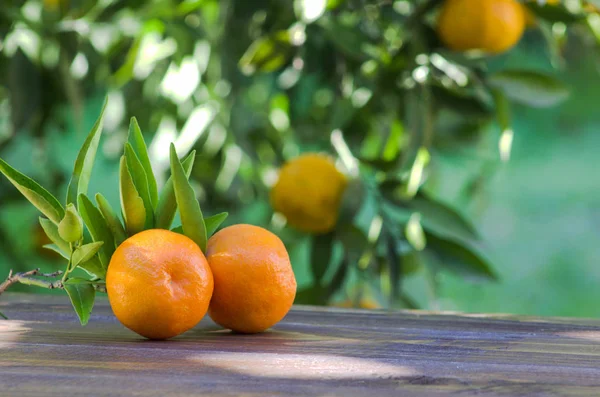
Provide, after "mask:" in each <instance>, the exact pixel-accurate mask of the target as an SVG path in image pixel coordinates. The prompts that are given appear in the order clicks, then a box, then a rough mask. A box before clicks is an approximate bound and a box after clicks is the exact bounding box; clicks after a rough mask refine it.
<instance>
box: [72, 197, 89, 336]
mask: <svg viewBox="0 0 600 397" xmlns="http://www.w3.org/2000/svg"><path fill="white" fill-rule="evenodd" d="M80 197H81V196H80ZM82 281H84V282H82ZM65 291H67V295H68V296H69V299H71V303H72V304H73V308H74V309H75V312H76V313H77V317H79V322H80V323H81V325H86V324H87V323H88V320H89V319H90V314H92V308H93V307H94V300H95V298H96V290H95V289H94V286H93V285H91V284H89V282H88V280H83V279H78V278H72V279H69V280H67V281H66V282H65Z"/></svg>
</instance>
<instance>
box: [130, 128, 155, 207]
mask: <svg viewBox="0 0 600 397" xmlns="http://www.w3.org/2000/svg"><path fill="white" fill-rule="evenodd" d="M129 142H130V143H131V145H132V147H133V149H134V150H135V153H136V154H137V156H138V158H139V159H140V162H141V164H142V166H143V167H144V171H145V172H146V177H147V178H148V189H149V191H150V199H151V201H152V206H154V207H155V206H156V205H157V203H158V187H157V185H156V178H155V177H154V171H152V164H151V163H150V156H149V155H148V147H147V146H146V142H145V141H144V136H143V135H142V130H140V126H139V124H138V122H137V120H136V118H135V117H132V118H131V122H130V123H129Z"/></svg>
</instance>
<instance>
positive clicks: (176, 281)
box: [106, 229, 213, 339]
mask: <svg viewBox="0 0 600 397" xmlns="http://www.w3.org/2000/svg"><path fill="white" fill-rule="evenodd" d="M106 290H107V292H108V300H109V301H110V305H111V307H112V309H113V312H114V313H115V316H116V317H117V319H119V321H120V322H121V323H122V324H123V325H125V326H126V327H127V328H129V329H130V330H132V331H134V332H137V333H138V334H140V335H142V336H144V337H146V338H148V339H168V338H172V337H174V336H177V335H179V334H181V333H183V332H185V331H187V330H189V329H191V328H193V327H194V326H195V325H196V324H198V322H200V320H201V319H202V317H204V315H205V314H206V311H207V309H208V305H209V302H210V298H211V296H212V293H213V276H212V273H211V271H210V267H209V266H208V262H207V261H206V258H205V256H204V254H203V253H202V251H201V250H200V247H198V245H197V244H196V243H194V242H193V241H192V240H191V239H189V238H188V237H186V236H183V235H181V234H178V233H174V232H171V231H168V230H159V229H152V230H146V231H143V232H141V233H138V234H136V235H134V236H132V237H130V238H128V239H127V240H125V241H124V242H123V243H122V244H121V245H120V246H119V247H118V248H117V250H116V251H115V253H114V254H113V256H112V258H111V260H110V264H109V267H108V272H107V274H106Z"/></svg>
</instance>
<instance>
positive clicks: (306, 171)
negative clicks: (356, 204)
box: [271, 153, 347, 234]
mask: <svg viewBox="0 0 600 397" xmlns="http://www.w3.org/2000/svg"><path fill="white" fill-rule="evenodd" d="M346 185H347V180H346V177H345V176H344V174H342V173H341V172H339V171H338V170H337V168H335V164H334V163H333V161H332V160H331V159H330V158H329V157H328V156H326V155H323V154H317V153H307V154H304V155H301V156H299V157H296V158H295V159H293V160H291V161H288V162H287V163H286V164H285V165H284V166H283V167H282V168H281V171H280V172H279V179H278V181H277V183H276V184H275V185H274V186H273V189H271V204H272V205H273V209H275V211H277V212H280V213H282V214H283V215H284V216H285V217H286V219H287V221H288V223H289V224H290V225H291V226H293V227H295V228H296V229H298V230H301V231H303V232H307V233H315V234H320V233H327V232H329V231H331V230H332V229H333V228H334V227H335V224H336V222H337V219H338V215H339V210H340V205H341V201H342V195H343V194H344V190H345V189H346Z"/></svg>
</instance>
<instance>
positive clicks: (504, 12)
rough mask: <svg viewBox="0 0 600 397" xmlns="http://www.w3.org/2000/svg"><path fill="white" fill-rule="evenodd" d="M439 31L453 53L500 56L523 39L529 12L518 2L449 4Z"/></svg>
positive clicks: (455, 1)
mask: <svg viewBox="0 0 600 397" xmlns="http://www.w3.org/2000/svg"><path fill="white" fill-rule="evenodd" d="M437 30H438V34H439V36H440V39H441V40H442V41H443V42H444V44H445V45H446V46H447V47H448V48H450V49H452V50H456V51H467V50H482V51H485V52H489V53H493V54H497V53H501V52H504V51H507V50H509V49H510V48H512V47H513V46H515V45H516V44H517V43H518V42H519V40H520V39H521V36H522V35H523V32H524V30H525V11H524V7H523V5H522V4H521V3H519V2H518V1H516V0H445V2H444V4H443V5H442V10H441V13H440V15H439V19H438V26H437Z"/></svg>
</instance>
